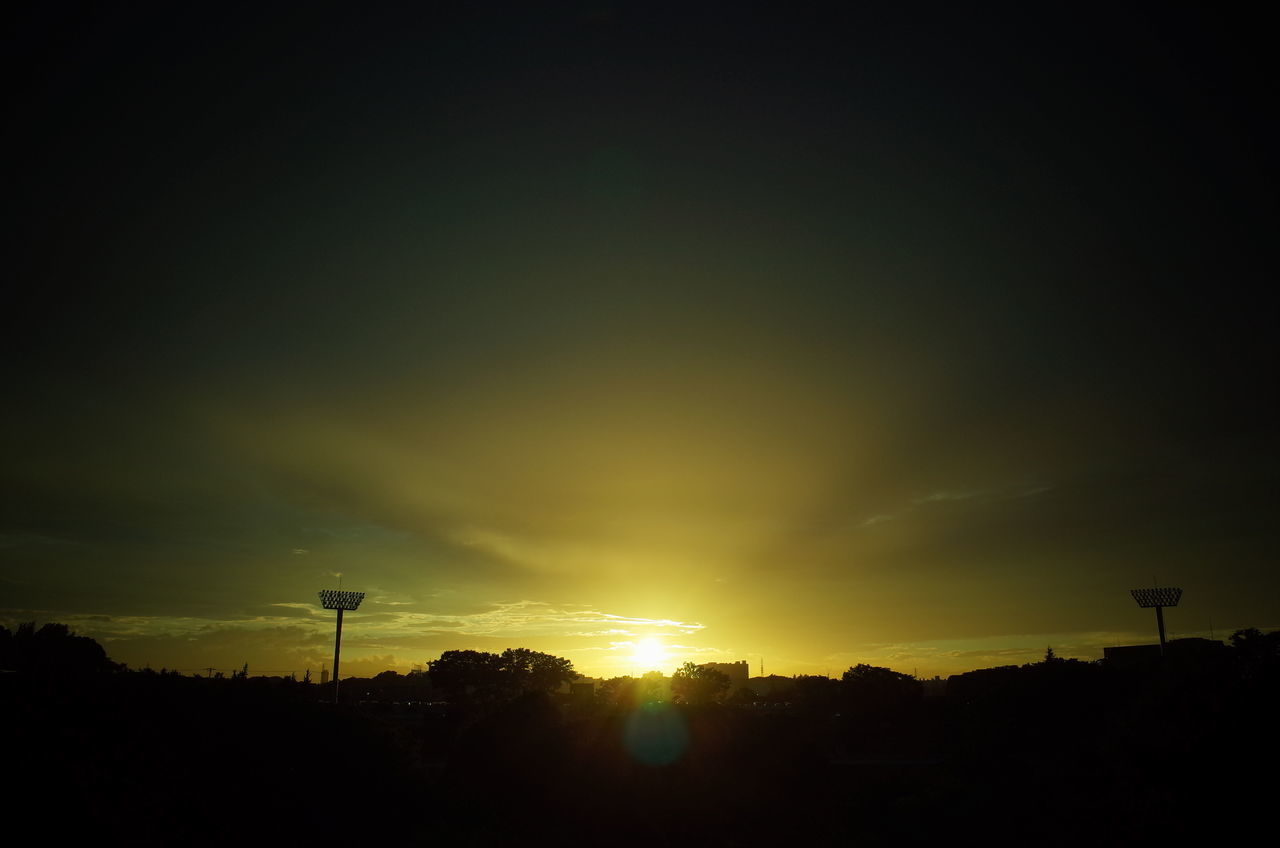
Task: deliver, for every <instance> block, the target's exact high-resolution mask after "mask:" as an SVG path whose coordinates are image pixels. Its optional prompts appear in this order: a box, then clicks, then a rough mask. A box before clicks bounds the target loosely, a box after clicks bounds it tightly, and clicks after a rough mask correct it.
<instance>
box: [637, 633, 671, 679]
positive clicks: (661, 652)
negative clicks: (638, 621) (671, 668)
mask: <svg viewBox="0 0 1280 848" xmlns="http://www.w3.org/2000/svg"><path fill="white" fill-rule="evenodd" d="M631 659H632V662H634V663H635V664H636V665H637V666H642V667H643V668H644V670H645V671H654V670H660V669H658V666H660V665H661V664H662V663H664V662H666V660H667V649H666V646H665V645H663V644H662V642H661V641H659V640H658V639H655V638H653V637H649V638H646V639H641V640H640V641H639V642H636V651H635V654H633V655H632V657H631Z"/></svg>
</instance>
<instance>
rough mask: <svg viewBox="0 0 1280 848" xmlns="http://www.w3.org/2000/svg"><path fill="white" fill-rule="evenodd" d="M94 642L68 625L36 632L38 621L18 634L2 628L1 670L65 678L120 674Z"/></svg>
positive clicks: (27, 624)
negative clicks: (75, 675) (79, 675)
mask: <svg viewBox="0 0 1280 848" xmlns="http://www.w3.org/2000/svg"><path fill="white" fill-rule="evenodd" d="M122 668H123V665H122V664H120V663H113V662H112V661H111V660H110V659H108V657H107V652H106V651H105V650H103V648H102V646H101V645H99V644H98V643H97V642H96V641H94V640H93V639H90V638H89V637H88V636H77V635H76V634H75V633H74V632H72V631H71V629H70V628H69V627H67V625H65V624H59V623H57V622H49V623H47V624H45V625H44V626H43V627H41V628H40V629H39V630H37V629H36V623H35V622H34V621H28V622H24V623H22V624H19V625H18V629H17V631H16V632H14V631H10V630H9V629H8V628H6V627H4V626H0V669H4V670H7V671H19V672H26V673H31V674H46V675H63V674H91V673H97V672H106V671H119V670H120V669H122Z"/></svg>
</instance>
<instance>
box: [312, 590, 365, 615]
mask: <svg viewBox="0 0 1280 848" xmlns="http://www.w3.org/2000/svg"><path fill="white" fill-rule="evenodd" d="M363 600H364V592H344V591H342V590H341V589H321V590H320V605H321V606H322V607H324V608H325V609H338V610H353V609H355V608H356V607H358V606H360V602H361V601H363Z"/></svg>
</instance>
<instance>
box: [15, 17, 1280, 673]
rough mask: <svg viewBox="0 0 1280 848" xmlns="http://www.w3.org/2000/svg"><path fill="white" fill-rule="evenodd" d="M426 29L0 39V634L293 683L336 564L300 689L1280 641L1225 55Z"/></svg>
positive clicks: (264, 26)
mask: <svg viewBox="0 0 1280 848" xmlns="http://www.w3.org/2000/svg"><path fill="white" fill-rule="evenodd" d="M423 5H424V7H425V8H426V9H427V11H420V12H416V13H412V14H409V13H405V12H404V11H403V10H398V9H396V10H393V8H392V7H390V6H387V7H382V8H381V9H380V10H378V9H375V8H373V7H371V6H367V5H366V4H334V5H325V4H307V5H306V6H300V7H298V8H296V9H294V10H293V11H287V10H285V9H284V8H283V7H280V8H277V7H275V6H274V5H273V6H272V7H271V8H270V10H267V11H264V10H263V9H261V8H257V7H255V6H244V7H236V6H234V5H230V6H224V5H216V6H206V7H192V8H185V7H186V4H177V5H176V6H175V5H169V6H164V7H157V8H156V9H152V10H146V9H145V8H144V7H141V6H133V5H128V6H124V7H121V6H119V5H118V4H91V5H89V6H88V7H87V8H86V9H81V10H75V9H72V8H69V7H60V10H57V11H54V10H50V9H47V8H40V9H39V10H38V11H31V12H28V13H27V14H26V15H25V16H19V17H18V18H16V19H15V22H13V23H12V27H11V34H10V35H9V36H8V37H7V40H6V41H7V43H6V47H7V49H6V54H7V57H8V64H9V74H8V76H9V78H10V88H11V89H12V91H13V92H14V94H13V96H12V97H11V98H10V107H9V114H8V115H7V123H8V125H9V126H8V130H7V132H6V137H7V139H8V141H9V146H10V147H11V148H12V149H13V150H14V151H15V152H11V153H10V155H9V163H10V167H9V178H8V181H7V182H8V186H9V188H8V191H7V194H8V196H9V205H10V208H11V210H13V214H14V216H16V220H15V221H14V222H13V223H11V225H10V226H9V228H8V232H9V238H10V242H11V244H10V247H9V249H8V251H7V253H8V255H9V257H10V259H9V262H8V263H7V264H8V267H9V270H10V273H8V274H6V277H8V278H9V280H10V282H11V284H12V288H11V291H10V293H9V294H8V295H7V296H6V299H5V305H6V308H5V309H4V314H5V327H6V347H7V349H8V350H9V353H8V354H7V355H6V356H5V357H4V365H3V369H4V390H5V398H6V403H5V413H4V415H3V419H2V420H3V425H2V426H3V435H4V440H3V450H4V457H3V463H2V464H0V491H2V492H3V498H4V500H3V510H2V512H0V522H2V523H0V620H3V621H4V622H5V623H6V624H8V625H9V626H13V625H14V624H15V623H17V622H20V621H28V620H37V621H41V622H43V621H63V622H66V623H68V624H70V625H71V626H72V627H73V628H74V629H76V630H77V631H78V632H80V633H82V634H85V635H90V636H93V637H94V638H97V639H99V640H100V641H101V642H102V643H103V645H104V646H105V647H106V649H107V651H108V653H109V654H110V655H111V657H112V658H113V659H116V660H120V661H124V662H127V663H129V664H130V666H133V667H139V666H143V665H145V664H150V665H151V666H152V667H155V668H159V667H161V666H167V667H170V668H173V667H178V668H183V669H197V668H205V667H217V668H225V669H230V668H235V667H239V666H240V665H241V664H243V663H245V662H248V663H249V666H250V669H251V671H259V670H260V671H285V672H287V671H290V670H294V671H297V672H298V673H299V674H300V673H301V672H302V671H303V670H304V669H306V668H311V669H312V670H313V673H316V674H318V671H319V668H320V665H321V663H328V662H330V660H331V654H332V638H333V618H332V614H331V613H328V612H325V611H322V610H320V609H319V608H318V600H317V598H316V592H317V591H318V590H320V589H323V588H336V587H337V583H338V577H337V576H336V575H338V574H341V575H342V577H341V579H342V587H343V588H345V589H353V590H360V591H364V592H367V593H368V597H367V599H366V601H365V603H364V605H363V606H362V607H361V608H360V610H359V611H358V612H355V613H351V614H349V615H348V617H347V618H346V621H345V629H344V642H343V658H344V661H343V672H344V675H345V674H361V675H367V674H372V673H376V672H378V671H382V670H384V669H387V668H394V669H397V670H399V671H408V670H409V669H410V668H411V667H413V666H414V665H415V664H417V665H422V664H424V663H425V662H427V661H428V660H430V659H434V658H435V657H437V656H439V654H440V652H441V651H444V650H448V649H453V648H475V649H482V650H496V651H501V650H502V649H503V648H506V647H528V648H533V649H537V650H542V651H548V652H551V653H554V654H557V655H560V656H564V657H567V658H569V659H571V660H572V661H573V663H574V664H575V666H576V667H577V668H578V669H579V670H580V671H583V672H585V673H587V674H592V675H605V676H612V675H614V674H625V673H633V674H636V673H640V672H643V671H645V670H647V669H648V667H649V666H655V665H656V666H658V667H659V668H660V669H661V670H664V671H667V672H669V671H671V670H672V669H674V668H675V667H676V666H677V665H679V664H680V663H681V662H683V661H685V660H689V659H692V660H695V661H705V660H716V661H731V660H748V661H749V662H750V663H751V666H752V673H757V672H758V669H759V667H760V664H761V662H762V661H763V666H764V670H765V673H778V674H799V673H818V674H825V673H831V674H836V675H838V674H839V673H840V672H841V671H843V670H844V669H845V668H847V667H848V666H850V665H852V664H854V663H858V662H870V663H873V664H875V665H884V666H888V667H891V668H894V669H896V670H899V671H906V672H913V671H914V672H918V673H919V674H920V675H921V676H932V675H935V674H943V675H945V674H948V673H952V672H957V671H963V670H967V669H971V668H979V667H985V666H991V665H999V664H1005V663H1013V662H1026V661H1030V660H1034V659H1036V658H1038V657H1040V656H1041V655H1043V653H1044V650H1045V647H1046V645H1049V644H1052V645H1053V646H1054V649H1055V651H1056V652H1057V653H1058V654H1059V655H1060V656H1079V657H1083V658H1095V657H1099V656H1101V652H1102V648H1103V647H1104V646H1107V645H1114V644H1131V643H1134V642H1150V641H1153V640H1154V638H1155V633H1154V630H1155V628H1154V621H1153V620H1152V619H1153V616H1151V615H1150V611H1148V610H1140V609H1138V608H1137V607H1136V605H1135V604H1134V603H1133V601H1132V600H1131V599H1130V597H1129V595H1128V590H1129V589H1130V588H1134V587H1140V586H1150V585H1151V584H1152V580H1153V579H1156V580H1158V581H1159V583H1160V584H1161V585H1172V586H1181V587H1183V589H1184V592H1185V594H1184V596H1183V601H1182V605H1181V606H1180V607H1178V608H1177V609H1176V610H1170V611H1168V613H1167V614H1166V621H1167V623H1168V626H1169V628H1170V631H1171V633H1172V635H1174V636H1181V635H1187V636H1189V635H1204V636H1207V635H1209V633H1210V628H1212V629H1213V631H1214V633H1215V635H1216V636H1217V637H1218V638H1225V637H1226V636H1228V635H1229V634H1230V632H1231V631H1232V630H1234V629H1237V628H1241V627H1250V626H1256V627H1260V628H1264V629H1267V628H1270V629H1275V628H1277V627H1280V569H1277V553H1278V550H1280V545H1278V544H1277V518H1276V517H1277V515H1280V510H1278V507H1280V487H1278V486H1277V480H1278V479H1280V473H1278V472H1280V461H1278V458H1280V452H1278V451H1277V427H1276V420H1275V417H1274V414H1273V413H1272V412H1271V411H1270V409H1269V407H1270V405H1271V403H1272V402H1273V401H1274V398H1275V395H1276V385H1277V383H1278V381H1277V373H1276V372H1277V368H1276V361H1277V356H1276V354H1277V351H1276V342H1275V339H1276V330H1275V325H1276V318H1277V311H1276V307H1275V299H1274V294H1273V292H1272V287H1273V286H1274V279H1275V277H1276V269H1275V261H1274V257H1275V239H1276V235H1275V234H1276V231H1277V230H1276V224H1277V220H1276V218H1277V212H1276V210H1277V206H1276V198H1277V191H1276V189H1277V184H1276V180H1275V175H1274V157H1275V151H1276V150H1277V149H1280V147H1278V146H1277V144H1276V141H1277V139H1276V138H1275V134H1274V131H1273V127H1272V126H1271V123H1270V121H1271V118H1270V117H1269V115H1268V114H1264V113H1270V112H1272V111H1273V109H1274V90H1273V81H1274V79H1275V73H1274V71H1275V68H1274V59H1273V58H1272V57H1271V53H1272V48H1271V45H1270V44H1264V43H1263V29H1262V26H1261V23H1260V22H1259V21H1249V20H1242V19H1235V18H1225V17H1218V16H1215V15H1214V14H1212V13H1209V12H1197V13H1195V14H1194V15H1193V14H1192V13H1176V14H1175V13H1170V12H1167V11H1160V12H1159V13H1158V14H1157V13H1155V12H1151V13H1141V12H1138V11H1134V10H1126V8H1125V7H1123V6H1112V5H1110V4H1109V5H1108V6H1107V8H1106V12H1105V14H1103V13H1102V12H1101V11H1099V12H1098V13H1096V14H1095V13H1087V12H1082V11H1079V10H1077V9H1075V8H1074V7H1072V8H1070V9H1068V8H1066V7H1063V9H1062V10H1061V11H1060V12H1057V13H1049V12H1045V11H1040V12H1028V11H1027V10H1026V9H1025V8H1024V5H1019V6H1011V7H1007V8H1003V7H997V6H995V5H991V6H987V4H979V5H978V7H976V8H972V7H969V6H966V7H965V9H964V10H963V11H957V10H953V11H949V12H940V11H938V10H937V9H934V8H933V7H931V6H928V7H921V8H916V9H906V10H904V11H902V12H896V11H892V10H891V7H893V4H846V5H847V6H848V8H846V9H845V10H844V11H843V12H840V13H839V14H835V13H828V12H820V11H814V10H810V11H808V12H799V11H797V10H796V9H795V8H794V7H793V6H792V5H783V4H776V5H774V4H733V5H712V4H706V5H698V6H697V9H696V10H694V11H690V10H689V9H687V8H685V5H686V4H676V5H670V6H668V5H665V4H660V3H608V2H599V3H578V4H567V5H561V4H554V7H553V8H552V7H549V6H543V7H542V8H532V7H533V6H540V5H542V4H528V6H527V7H526V6H525V5H524V4H521V5H513V6H510V7H508V6H506V5H504V4H494V3H477V4H423ZM446 8H447V9H449V11H442V9H446ZM1057 15H1060V17H1058V16H1057ZM646 638H649V639H656V642H649V643H646V644H647V646H648V647H647V648H646V649H645V650H646V651H647V653H645V655H644V660H643V661H637V660H635V654H636V646H637V644H638V643H639V642H641V640H643V639H646ZM655 645H656V646H658V648H657V649H655V647H654V646H655ZM655 650H657V651H658V652H659V653H660V654H661V656H660V657H658V658H657V659H655V657H654V651H655Z"/></svg>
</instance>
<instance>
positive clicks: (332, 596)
mask: <svg viewBox="0 0 1280 848" xmlns="http://www.w3.org/2000/svg"><path fill="white" fill-rule="evenodd" d="M363 600H364V592H344V591H342V590H341V589H321V590H320V605H321V606H323V607H324V608H325V609H331V610H337V611H338V632H337V634H336V635H335V636H334V637H333V702H334V703H335V704H336V703H338V680H339V678H338V659H339V657H341V656H342V614H343V613H344V612H346V611H347V610H354V609H357V608H358V607H359V606H360V602H361V601H363Z"/></svg>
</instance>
